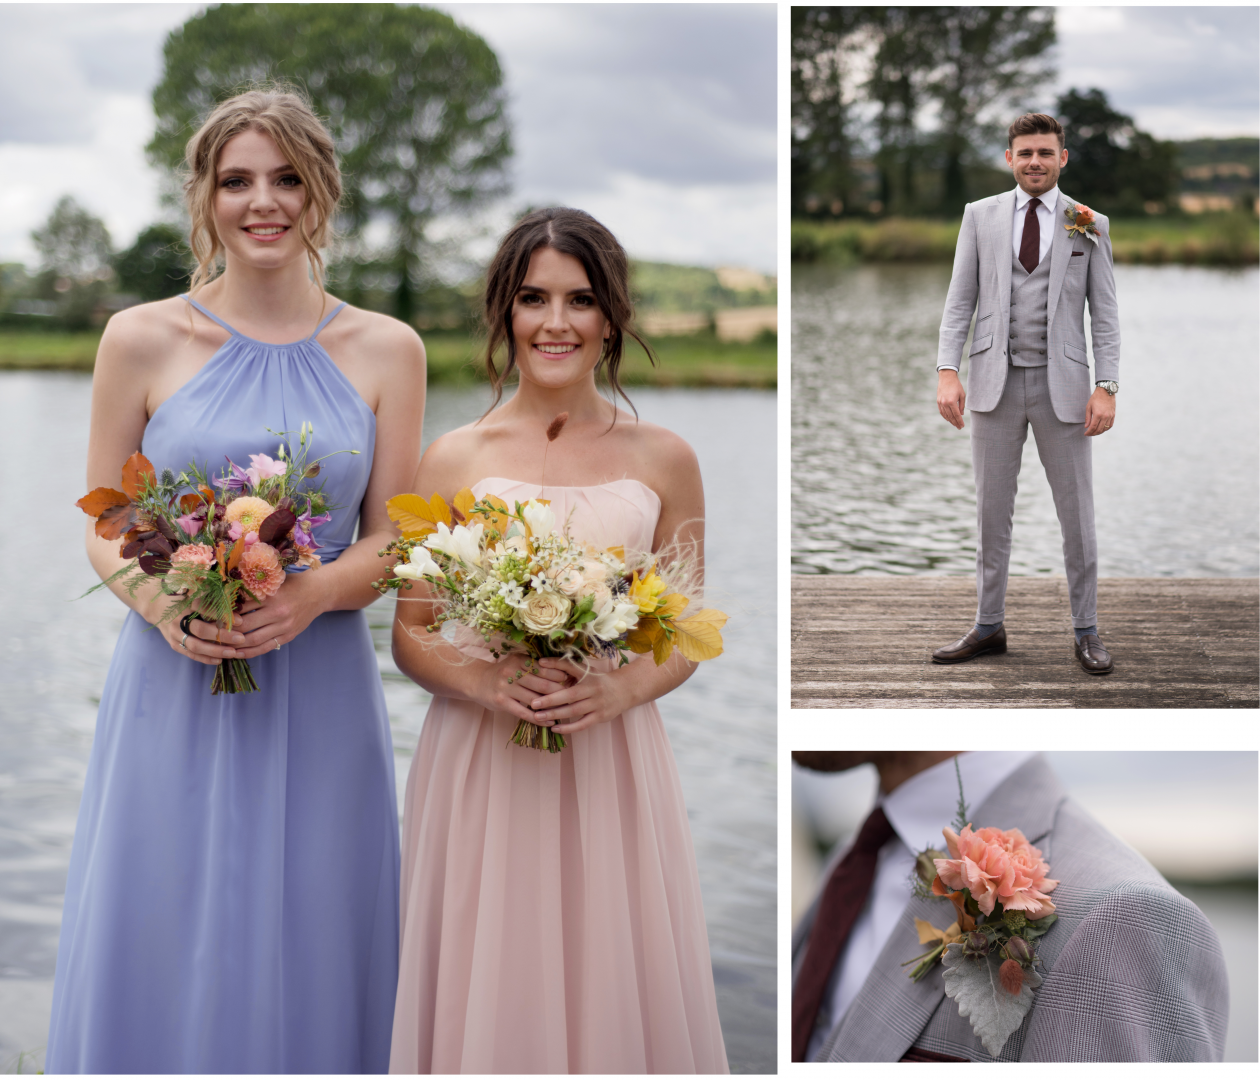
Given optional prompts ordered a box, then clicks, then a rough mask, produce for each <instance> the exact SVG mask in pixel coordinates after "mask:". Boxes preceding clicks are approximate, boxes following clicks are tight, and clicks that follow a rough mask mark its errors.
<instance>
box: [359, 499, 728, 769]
mask: <svg viewBox="0 0 1260 1080" xmlns="http://www.w3.org/2000/svg"><path fill="white" fill-rule="evenodd" d="M387 506H388V510H389V515H390V518H391V520H392V521H393V522H394V524H396V525H397V526H398V528H399V530H400V532H401V534H402V535H401V536H400V537H399V539H397V540H395V541H393V542H392V543H391V544H390V545H389V546H388V547H387V548H385V549H384V550H383V551H382V552H381V555H393V556H395V557H397V558H398V562H397V563H396V564H395V566H394V567H393V569H392V571H391V573H390V575H389V576H387V577H384V578H382V579H381V580H380V581H377V582H375V583H374V584H375V587H376V588H377V589H378V590H380V591H381V592H385V591H387V590H389V589H402V590H406V589H410V588H412V585H413V583H414V582H416V581H427V582H429V583H430V584H432V585H433V586H435V588H436V591H437V594H438V595H437V599H438V601H439V609H438V615H437V620H436V622H435V623H434V624H433V625H432V626H430V627H429V630H430V631H431V632H436V631H437V630H439V629H441V628H442V626H443V624H446V623H453V624H458V625H463V626H466V627H469V628H471V629H472V630H474V631H476V632H477V633H478V634H479V635H480V636H481V638H482V640H483V641H485V643H486V646H487V647H488V648H489V650H490V652H491V654H492V655H494V656H495V657H496V658H497V657H500V656H503V655H506V654H507V653H510V652H520V653H526V654H528V656H529V657H530V660H531V663H532V661H534V660H537V659H539V658H541V657H544V656H563V657H568V658H570V659H577V660H581V659H584V658H595V657H604V658H618V659H619V660H620V662H621V663H623V664H624V663H626V662H627V661H628V660H629V657H628V656H627V653H647V652H650V653H652V655H653V658H654V659H655V661H656V663H657V664H663V663H664V662H665V661H666V660H667V659H668V658H669V655H670V653H671V652H672V651H673V650H674V649H675V648H677V649H678V651H679V652H680V653H682V655H683V656H684V657H686V658H687V659H688V660H692V661H700V660H710V659H712V658H713V657H715V656H719V655H720V654H721V652H722V635H721V632H720V631H721V628H722V626H723V625H725V623H726V615H724V614H723V613H722V612H720V611H713V610H711V609H703V610H700V611H694V612H692V613H691V614H689V615H688V616H687V617H686V618H685V619H684V618H679V616H680V615H682V613H683V612H684V610H686V608H687V607H688V606H689V604H690V602H691V598H690V597H688V596H687V595H685V593H686V591H687V590H686V587H685V586H684V585H682V584H681V582H682V580H683V578H684V576H685V573H684V568H682V567H675V568H674V570H673V572H672V573H671V572H670V571H668V570H664V569H662V568H661V567H660V565H659V563H658V560H657V559H655V558H654V557H653V556H651V555H642V556H638V557H632V558H631V559H630V562H629V564H627V557H626V553H625V551H624V550H623V549H621V548H607V549H605V550H603V551H600V550H597V549H596V548H595V547H593V546H592V545H590V544H586V543H583V542H581V541H579V540H575V539H574V538H573V537H572V536H570V535H569V530H568V527H567V525H566V527H565V528H563V529H557V528H556V518H555V513H554V512H553V511H552V510H551V507H550V503H549V501H548V500H546V499H531V500H530V501H529V502H526V503H519V502H518V503H516V506H515V509H509V508H508V506H507V504H506V503H504V502H503V501H502V500H501V499H497V498H495V497H494V496H492V495H488V496H485V497H484V498H482V499H477V498H476V497H475V496H474V495H473V493H472V491H471V490H469V489H468V488H464V489H463V490H462V491H460V492H459V493H458V494H457V495H456V496H455V498H454V500H453V504H452V505H449V506H448V505H447V503H446V501H445V500H444V499H443V498H442V496H441V495H437V494H435V495H434V496H433V497H432V498H431V499H427V500H426V499H424V498H422V497H421V496H419V495H397V496H395V497H394V498H392V499H390V500H389V503H388V504H387ZM512 741H513V742H514V743H516V744H517V745H518V746H527V747H532V748H534V749H538V750H549V751H551V752H552V753H556V752H558V751H560V750H563V749H564V745H565V742H564V736H563V735H559V734H557V733H555V732H553V731H551V730H549V729H548V728H545V727H540V726H539V725H537V724H531V723H530V722H529V721H527V720H522V721H521V722H520V723H519V724H518V725H517V727H516V731H515V733H514V734H513V736H512Z"/></svg>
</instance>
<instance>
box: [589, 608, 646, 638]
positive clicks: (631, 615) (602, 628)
mask: <svg viewBox="0 0 1260 1080" xmlns="http://www.w3.org/2000/svg"><path fill="white" fill-rule="evenodd" d="M638 622H639V606H638V605H637V604H626V603H622V602H620V601H617V600H614V599H612V598H611V597H610V598H609V599H608V601H607V602H606V603H605V604H604V605H603V607H601V608H600V609H598V614H597V615H596V617H595V621H594V622H590V623H587V626H588V628H589V629H590V632H591V633H592V634H594V635H595V636H596V637H597V638H599V639H600V640H601V641H612V640H613V639H614V638H619V637H621V635H622V634H624V633H625V632H626V631H627V630H633V629H634V628H635V626H637V625H638Z"/></svg>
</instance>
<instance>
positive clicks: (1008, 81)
mask: <svg viewBox="0 0 1260 1080" xmlns="http://www.w3.org/2000/svg"><path fill="white" fill-rule="evenodd" d="M910 10H911V11H914V12H916V13H919V12H921V14H920V15H919V16H918V17H919V18H921V19H923V20H924V21H925V22H926V23H927V24H928V27H927V28H928V30H929V32H930V33H931V36H932V38H933V39H934V40H935V47H934V50H933V51H934V57H935V65H934V68H933V71H932V74H931V76H930V77H929V79H928V80H927V84H926V90H927V93H929V94H930V95H931V97H932V98H933V99H934V100H935V103H936V105H937V107H938V109H939V117H940V119H939V135H938V143H939V150H940V157H941V169H942V172H943V177H942V187H943V194H942V200H941V210H942V211H943V212H944V213H945V214H947V215H950V216H953V215H957V214H961V213H962V209H963V205H964V204H965V203H966V202H967V184H966V175H965V171H964V166H965V165H967V164H968V163H969V162H974V161H976V160H977V159H978V156H979V154H980V152H981V151H982V150H983V148H984V147H986V146H991V145H992V144H993V143H995V142H997V141H998V140H1000V139H1001V138H1002V136H1003V135H1004V134H1005V129H1006V127H1007V126H1008V125H1009V123H1010V121H1011V120H1012V119H1014V115H1013V114H1014V113H1016V112H1017V111H1018V110H1020V109H1021V108H1022V107H1023V104H1024V99H1025V98H1026V96H1027V95H1029V94H1030V93H1031V92H1033V91H1035V90H1038V89H1041V90H1044V89H1045V88H1047V87H1048V86H1049V85H1050V84H1051V83H1052V81H1053V70H1052V68H1051V67H1050V64H1049V61H1048V59H1047V57H1046V52H1047V50H1048V49H1049V48H1050V46H1052V45H1053V44H1054V41H1055V33H1054V9H1053V8H1037V7H948V8H912V9H910Z"/></svg>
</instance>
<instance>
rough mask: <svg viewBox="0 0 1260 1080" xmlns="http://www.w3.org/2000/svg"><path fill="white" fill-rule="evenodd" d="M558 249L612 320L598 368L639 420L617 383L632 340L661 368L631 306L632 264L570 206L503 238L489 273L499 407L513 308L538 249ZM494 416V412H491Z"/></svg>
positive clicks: (489, 354)
mask: <svg viewBox="0 0 1260 1080" xmlns="http://www.w3.org/2000/svg"><path fill="white" fill-rule="evenodd" d="M544 247H549V248H554V249H555V250H556V251H558V252H560V253H561V254H562V255H572V256H573V257H574V258H575V259H577V260H578V261H579V262H580V263H581V264H582V266H583V268H584V269H585V270H586V276H587V278H588V279H589V280H590V283H591V291H592V292H594V294H595V303H596V304H597V305H598V306H599V310H600V311H601V312H602V313H603V315H604V318H605V319H607V320H608V323H609V326H610V327H611V333H610V334H609V335H608V339H607V340H606V341H605V342H604V348H603V351H602V352H601V353H600V357H599V363H598V364H597V365H596V368H595V370H596V371H597V372H598V371H599V370H600V369H601V368H602V369H603V371H604V375H605V377H606V378H607V380H608V384H609V386H610V387H611V388H612V390H613V393H614V394H620V395H621V397H622V398H624V399H625V401H626V404H627V405H629V406H630V408H631V409H632V410H634V414H635V416H638V415H639V413H638V410H637V409H634V402H632V401H631V400H630V398H629V397H627V396H626V392H625V391H624V390H623V389H622V388H621V383H620V382H619V381H618V379H617V371H618V369H619V368H620V367H621V356H622V352H623V351H624V347H625V338H626V335H627V334H628V335H629V336H630V337H632V338H634V340H635V341H637V342H638V343H639V345H641V346H642V347H643V351H644V352H646V353H647V355H648V360H649V361H651V363H652V364H653V365H655V364H656V354H655V353H654V352H653V351H652V347H651V346H650V345H649V344H648V343H647V342H646V341H644V340H643V338H642V337H640V336H639V334H638V332H637V331H636V330H635V329H634V326H633V323H634V304H633V303H631V301H630V261H629V259H627V258H626V252H625V249H624V248H623V247H622V246H621V245H620V244H619V243H617V238H616V237H615V236H613V234H612V233H610V232H609V231H608V230H607V229H606V228H604V226H603V225H601V224H600V223H599V222H598V221H596V220H595V219H594V218H593V217H591V215H590V214H588V213H586V211H584V210H573V209H571V208H569V207H567V206H549V207H547V208H546V209H544V210H535V211H533V213H530V214H526V215H525V217H523V218H521V220H520V221H518V222H517V223H516V224H515V225H513V226H512V228H511V229H509V230H508V234H507V235H506V236H505V237H504V238H503V241H502V242H501V243H500V244H499V250H498V251H497V252H495V256H494V259H493V261H492V262H491V263H490V269H489V270H487V271H486V308H485V320H486V373H487V374H488V375H489V376H490V385H491V386H493V387H494V401H493V402H492V403H491V405H490V408H491V409H493V408H494V407H495V406H496V405H498V403H499V401H500V399H501V398H502V397H503V384H504V382H506V381H507V377H508V376H509V375H510V374H511V373H512V369H513V368H514V367H516V335H515V334H513V333H512V304H513V301H515V299H516V294H517V291H518V290H519V289H520V287H521V285H522V284H523V283H524V281H525V274H526V272H527V271H528V270H529V260H530V257H531V256H532V255H533V254H534V252H535V251H537V250H538V249H539V248H544ZM501 345H506V346H507V363H506V364H505V365H504V368H503V370H502V371H501V372H500V371H499V369H498V367H496V366H495V362H494V354H495V352H497V351H498V349H499V347H500V346H501ZM486 411H487V412H489V410H486Z"/></svg>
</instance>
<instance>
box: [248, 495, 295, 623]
mask: <svg viewBox="0 0 1260 1080" xmlns="http://www.w3.org/2000/svg"><path fill="white" fill-rule="evenodd" d="M237 501H238V502H239V501H240V500H237ZM256 501H258V502H261V501H262V500H261V499H258V500H256ZM237 569H238V570H239V571H240V574H241V580H242V581H243V582H245V588H247V589H248V590H249V591H250V592H251V593H253V595H254V596H255V597H256V598H257V599H259V600H266V599H267V598H268V597H269V596H275V594H276V592H277V591H279V589H280V586H281V585H283V584H284V568H283V567H282V566H281V565H280V556H279V555H278V554H277V552H276V549H275V548H273V547H272V546H271V545H270V544H262V543H258V544H253V545H251V546H250V547H249V548H248V549H247V550H246V551H245V554H244V555H242V556H241V561H240V563H239V564H238V566H237Z"/></svg>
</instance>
